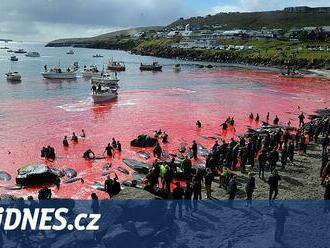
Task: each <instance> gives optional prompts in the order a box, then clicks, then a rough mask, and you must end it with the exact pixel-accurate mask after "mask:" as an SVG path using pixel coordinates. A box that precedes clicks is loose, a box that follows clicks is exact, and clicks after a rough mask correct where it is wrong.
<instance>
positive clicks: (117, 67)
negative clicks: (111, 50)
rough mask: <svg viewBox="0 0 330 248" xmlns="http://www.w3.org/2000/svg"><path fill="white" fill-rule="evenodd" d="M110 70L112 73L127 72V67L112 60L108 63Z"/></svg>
mask: <svg viewBox="0 0 330 248" xmlns="http://www.w3.org/2000/svg"><path fill="white" fill-rule="evenodd" d="M108 70H110V71H126V66H125V64H124V63H123V62H118V61H113V60H110V61H109V63H108Z"/></svg>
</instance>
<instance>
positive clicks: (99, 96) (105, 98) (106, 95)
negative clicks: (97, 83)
mask: <svg viewBox="0 0 330 248" xmlns="http://www.w3.org/2000/svg"><path fill="white" fill-rule="evenodd" d="M117 97H118V92H117V90H115V89H110V88H108V89H106V88H102V90H101V91H99V92H94V93H92V98H93V102H94V103H103V102H109V101H112V100H114V99H116V98H117Z"/></svg>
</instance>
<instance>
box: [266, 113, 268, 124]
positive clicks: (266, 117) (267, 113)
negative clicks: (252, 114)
mask: <svg viewBox="0 0 330 248" xmlns="http://www.w3.org/2000/svg"><path fill="white" fill-rule="evenodd" d="M266 120H267V122H268V121H269V112H267V116H266Z"/></svg>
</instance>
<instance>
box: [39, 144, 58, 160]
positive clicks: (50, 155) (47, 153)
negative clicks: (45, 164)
mask: <svg viewBox="0 0 330 248" xmlns="http://www.w3.org/2000/svg"><path fill="white" fill-rule="evenodd" d="M41 157H42V158H45V159H49V160H55V157H56V155H55V149H54V148H53V147H51V146H50V145H49V146H47V147H43V148H42V150H41Z"/></svg>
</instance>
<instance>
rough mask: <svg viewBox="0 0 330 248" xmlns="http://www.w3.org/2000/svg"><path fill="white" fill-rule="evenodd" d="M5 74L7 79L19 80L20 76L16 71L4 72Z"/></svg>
mask: <svg viewBox="0 0 330 248" xmlns="http://www.w3.org/2000/svg"><path fill="white" fill-rule="evenodd" d="M6 76H7V80H8V81H21V78H22V77H21V75H20V74H19V73H18V72H17V71H14V72H8V73H6Z"/></svg>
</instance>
